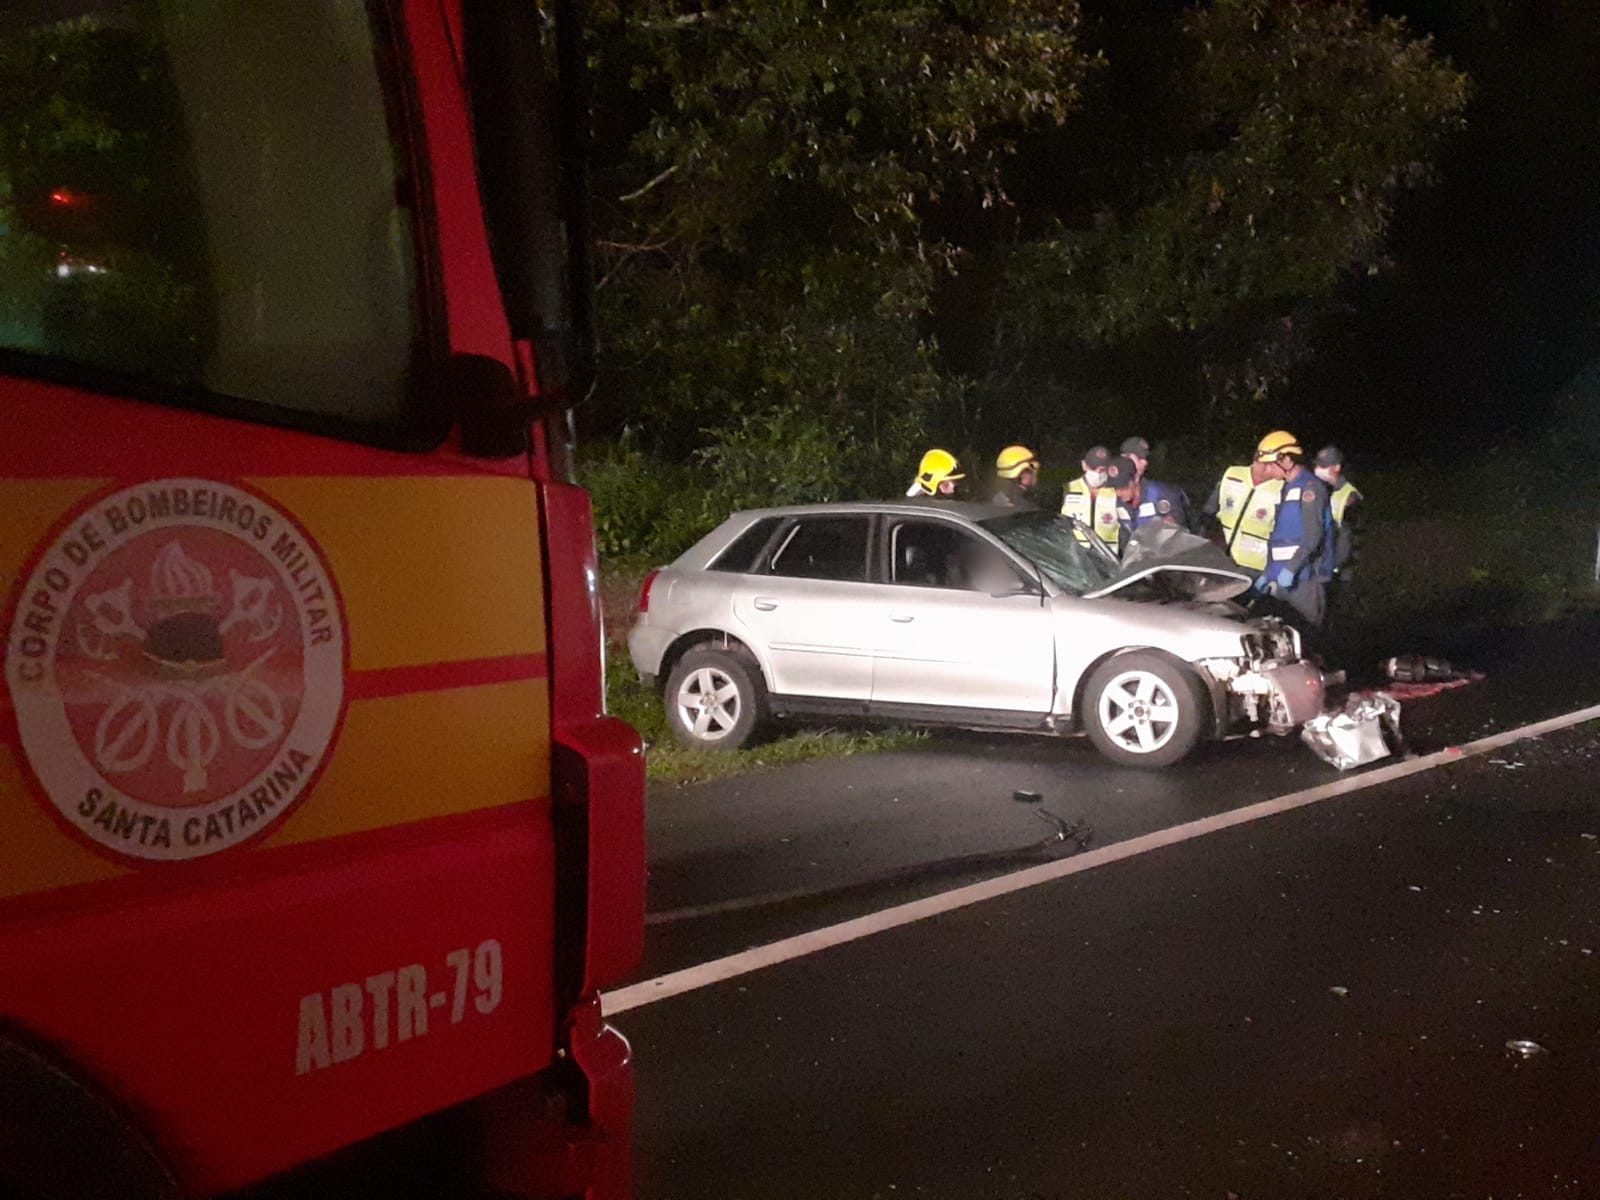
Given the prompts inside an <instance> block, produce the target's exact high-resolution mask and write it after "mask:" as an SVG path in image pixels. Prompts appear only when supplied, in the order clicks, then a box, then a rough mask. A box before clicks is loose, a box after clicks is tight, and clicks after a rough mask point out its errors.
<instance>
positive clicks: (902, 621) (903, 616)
mask: <svg viewBox="0 0 1600 1200" xmlns="http://www.w3.org/2000/svg"><path fill="white" fill-rule="evenodd" d="M889 620H891V621H893V622H894V623H895V624H897V625H909V624H911V622H913V621H915V620H916V617H914V616H912V615H911V614H910V613H895V614H893V615H892V616H891V617H890V618H889Z"/></svg>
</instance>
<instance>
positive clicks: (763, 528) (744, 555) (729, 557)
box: [706, 517, 783, 575]
mask: <svg viewBox="0 0 1600 1200" xmlns="http://www.w3.org/2000/svg"><path fill="white" fill-rule="evenodd" d="M782 520H783V518H782V517H762V518H761V519H760V520H758V521H755V522H752V523H751V525H750V527H749V528H748V529H746V530H745V531H744V532H743V533H741V534H740V535H739V536H738V537H736V538H734V539H733V541H731V542H729V543H728V544H727V545H726V546H724V547H723V548H722V550H721V552H720V553H718V554H717V556H716V557H715V558H713V559H712V560H711V561H710V562H709V563H707V564H706V570H708V571H728V572H731V573H732V574H734V575H748V574H749V573H750V572H751V571H754V570H755V569H756V559H757V558H758V557H759V556H760V554H761V552H762V551H763V550H765V549H766V548H767V543H768V542H769V541H771V540H772V531H773V530H774V529H776V528H777V527H778V525H779V523H780V522H781V521H782Z"/></svg>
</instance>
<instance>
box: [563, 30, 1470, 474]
mask: <svg viewBox="0 0 1600 1200" xmlns="http://www.w3.org/2000/svg"><path fill="white" fill-rule="evenodd" d="M590 33H591V36H592V39H593V41H592V46H593V50H594V61H595V64H596V66H597V68H598V78H599V79H600V81H601V84H600V87H599V89H598V93H597V94H598V108H597V113H596V120H597V126H598V128H599V130H600V131H601V141H602V155H601V162H600V164H599V170H598V171H597V176H596V178H597V183H598V185H599V186H598V189H597V191H598V195H597V217H598V224H599V228H600V230H601V231H602V232H601V243H600V249H601V271H600V279H601V287H600V312H601V319H602V322H603V326H602V327H603V329H604V331H605V336H606V339H607V346H606V358H605V362H606V366H605V368H604V370H603V373H602V387H601V393H600V397H599V402H598V405H597V412H596V414H595V415H594V417H593V419H592V430H593V431H594V432H598V433H600V434H602V435H606V434H610V435H615V434H617V433H618V432H620V431H621V430H622V429H623V428H624V427H627V428H628V429H629V430H630V431H631V434H632V436H633V437H635V438H636V439H637V441H636V443H635V444H637V445H642V446H644V447H646V448H647V450H648V451H649V452H653V453H656V454H658V455H659V456H661V457H662V458H664V459H665V460H667V461H671V462H676V463H679V464H685V463H688V464H695V465H698V467H699V468H701V472H702V474H703V477H704V478H705V479H706V480H708V481H716V482H717V483H718V484H719V485H720V486H719V489H718V490H719V495H718V497H717V502H718V503H738V502H751V501H759V500H764V499H770V498H776V497H778V496H784V497H794V498H808V497H818V498H820V497H824V496H837V495H849V494H853V493H861V492H868V493H875V494H889V493H891V492H892V491H894V490H897V487H898V485H899V484H900V483H901V482H903V480H904V478H908V477H909V474H910V471H911V465H912V463H914V461H915V456H916V453H917V452H918V451H919V450H920V449H921V448H922V446H923V445H925V444H926V442H925V441H923V439H929V440H932V441H936V442H943V443H945V444H948V445H950V446H951V447H952V448H955V449H958V450H959V449H961V448H962V447H964V446H966V445H969V444H971V443H972V442H973V441H976V440H984V441H994V442H996V443H998V442H1001V441H1010V440H1013V439H1014V438H1015V437H1017V436H1026V437H1032V438H1039V437H1041V436H1044V435H1049V436H1053V437H1056V438H1059V439H1061V440H1063V441H1065V440H1066V439H1067V438H1068V437H1071V438H1072V439H1073V442H1072V443H1069V444H1074V445H1076V444H1077V443H1076V439H1077V438H1078V436H1079V431H1078V428H1077V427H1078V426H1079V425H1080V424H1084V425H1086V424H1088V423H1089V422H1090V421H1091V420H1097V419H1098V418H1099V417H1100V416H1101V413H1099V412H1097V411H1095V408H1094V405H1093V403H1086V402H1085V401H1086V398H1090V397H1095V396H1098V397H1100V399H1101V400H1102V401H1103V408H1104V409H1105V410H1106V411H1111V410H1113V409H1114V411H1116V412H1117V413H1119V414H1121V416H1122V419H1124V420H1127V419H1129V418H1128V414H1129V413H1130V411H1133V412H1137V411H1138V409H1137V405H1135V406H1134V407H1133V409H1130V407H1129V403H1128V401H1129V396H1128V392H1129V391H1130V390H1132V389H1133V388H1134V387H1139V386H1144V385H1145V384H1147V383H1149V384H1152V385H1153V386H1152V387H1151V388H1150V390H1149V395H1148V397H1147V399H1149V400H1150V402H1151V403H1150V407H1149V409H1148V412H1149V413H1150V414H1152V415H1153V413H1154V411H1155V407H1156V404H1157V402H1160V403H1162V404H1164V405H1165V406H1166V412H1167V416H1168V420H1169V422H1170V423H1172V424H1176V425H1183V424H1185V423H1187V424H1188V425H1190V426H1191V427H1194V426H1201V425H1205V424H1207V423H1209V424H1211V425H1214V426H1225V425H1227V424H1228V423H1229V422H1230V421H1236V420H1238V419H1240V418H1241V417H1242V416H1243V415H1246V414H1248V413H1250V412H1252V411H1253V408H1254V407H1257V406H1259V405H1260V403H1261V402H1262V400H1263V399H1264V398H1265V397H1267V396H1268V395H1269V394H1270V393H1271V392H1272V390H1273V388H1274V387H1276V386H1278V385H1279V384H1281V383H1282V382H1283V381H1284V380H1285V379H1287V378H1288V377H1289V375H1290V374H1291V373H1292V371H1293V369H1294V367H1295V366H1296V365H1297V364H1298V363H1301V362H1304V361H1305V360H1306V359H1307V358H1308V356H1309V355H1310V354H1311V353H1312V352H1313V351H1314V348H1315V320H1314V318H1315V316H1316V314H1317V312H1318V311H1319V310H1320V309H1321V308H1322V307H1325V306H1327V305H1329V304H1331V303H1335V302H1336V301H1337V297H1338V295H1339V292H1340V290H1341V289H1342V288H1344V287H1346V286H1347V285H1348V281H1351V280H1357V279H1361V278H1364V277H1365V276H1366V275H1367V274H1369V273H1373V272H1378V271H1381V270H1382V269H1383V267H1384V266H1385V265H1386V263H1387V257H1386V244H1385V235H1386V231H1387V229H1388V224H1389V221H1390V218H1391V214H1392V212H1393V209H1394V205H1395V203H1396V202H1397V198H1398V197H1399V195H1400V194H1401V193H1402V192H1403V191H1405V190H1406V189H1407V188H1410V187H1414V186H1417V185H1419V184H1422V183H1425V182H1426V181H1428V179H1429V178H1430V176H1431V172H1432V163H1433V161H1434V159H1435V157H1436V154H1437V152H1438V148H1439V146H1440V144H1441V142H1442V141H1443V139H1445V138H1447V137H1448V136H1449V134H1450V133H1451V132H1452V131H1453V130H1454V129H1455V128H1456V127H1457V126H1458V125H1459V124H1460V114H1461V111H1462V108H1463V106H1464V104H1465V102H1466V97H1467V81H1466V79H1465V77H1464V76H1462V75H1461V74H1459V73H1457V72H1456V71H1454V70H1453V69H1452V68H1451V67H1450V66H1449V65H1448V64H1447V63H1444V62H1442V61H1441V60H1440V59H1439V58H1438V57H1437V56H1436V55H1435V53H1434V51H1433V48H1432V46H1431V44H1430V43H1429V42H1428V41H1427V40H1425V39H1419V38H1416V37H1413V36H1412V35H1411V34H1410V32H1409V31H1408V29H1407V28H1406V26H1405V25H1404V24H1403V23H1402V22H1401V21H1399V20H1397V19H1393V18H1389V17H1374V16H1372V15H1371V14H1370V13H1369V12H1368V10H1367V8H1366V6H1365V4H1364V3H1363V2H1361V0H1211V2H1209V3H1202V4H1199V5H1197V6H1195V7H1192V8H1191V7H1185V6H1183V5H1182V4H1181V3H1179V2H1177V0H1081V4H1080V3H1078V2H1070V3H1062V2H1060V0H841V2H838V3H828V4H818V3H814V2H812V0H727V2H723V3H717V2H714V0H704V2H690V0H643V2H641V3H635V4H629V5H622V4H620V3H613V4H610V5H602V6H599V7H597V8H595V9H594V10H593V16H592V27H591V30H590ZM1130 364H1133V370H1132V371H1131V372H1129V370H1128V368H1129V366H1130ZM1152 365H1153V366H1152ZM1141 369H1142V370H1143V373H1142V374H1141ZM1175 380H1176V381H1177V382H1176V384H1175V385H1174V381H1175ZM1163 387H1165V388H1167V389H1168V390H1167V391H1165V392H1163V391H1162V388H1163ZM1175 394H1176V395H1184V396H1186V397H1187V396H1198V397H1199V398H1200V402H1199V403H1195V404H1191V405H1190V407H1191V408H1192V409H1193V411H1192V412H1191V413H1190V414H1189V415H1188V417H1187V418H1185V417H1184V416H1183V415H1182V414H1178V415H1177V416H1176V417H1175V416H1174V410H1173V407H1172V404H1171V402H1172V398H1173V396H1174V395H1175ZM1136 419H1137V420H1139V421H1140V422H1141V423H1142V421H1143V420H1146V419H1148V416H1139V417H1137V418H1136ZM1178 431H1181V430H1178ZM1114 432H1115V431H1109V432H1107V431H1102V430H1099V429H1097V430H1096V432H1095V437H1096V439H1097V440H1103V439H1105V438H1107V437H1111V436H1113V434H1114ZM1083 436H1088V434H1087V433H1085V434H1084V435H1083ZM797 447H799V448H803V451H796V449H795V448H797Z"/></svg>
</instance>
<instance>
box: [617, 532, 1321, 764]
mask: <svg viewBox="0 0 1600 1200" xmlns="http://www.w3.org/2000/svg"><path fill="white" fill-rule="evenodd" d="M1251 578H1252V577H1251V574H1250V572H1248V571H1246V570H1244V569H1242V568H1240V567H1238V566H1237V565H1236V564H1235V563H1233V562H1232V561H1231V560H1230V559H1229V558H1228V557H1227V556H1226V555H1225V554H1223V553H1222V552H1221V551H1220V550H1218V549H1217V548H1216V547H1214V546H1212V545H1210V544H1209V543H1208V542H1206V541H1204V540H1203V539H1201V538H1197V537H1194V536H1192V535H1190V534H1187V533H1185V532H1182V531H1180V530H1178V529H1176V528H1175V527H1170V526H1149V527H1146V528H1144V529H1141V530H1140V531H1139V532H1138V533H1137V534H1136V535H1135V536H1134V539H1133V541H1132V542H1131V543H1130V545H1129V546H1128V548H1127V550H1126V551H1125V553H1124V556H1123V558H1122V560H1121V561H1120V562H1119V561H1117V560H1116V559H1115V558H1113V557H1111V556H1109V555H1106V554H1103V553H1099V552H1097V551H1095V550H1092V549H1089V548H1087V547H1085V546H1083V545H1081V544H1080V543H1079V542H1078V540H1077V538H1076V537H1075V536H1074V534H1073V528H1072V524H1071V522H1070V521H1069V520H1068V519H1067V518H1063V517H1061V516H1058V515H1056V514H1054V513H1044V512H1023V513H1019V512H1017V511H1016V510H1015V509H1006V508H1000V507H996V506H992V505H985V504H962V503H948V504H938V505H932V504H927V503H917V502H904V501H888V502H883V503H862V504H822V505H809V506H803V507H794V508H773V509H760V510H752V511H749V512H740V513H735V514H734V515H733V516H731V517H729V518H728V519H727V520H726V521H724V522H723V523H722V524H721V525H719V526H718V527H717V528H716V529H715V530H713V531H712V532H711V533H709V534H707V535H706V536H705V537H704V538H702V539H701V540H700V541H699V542H697V543H696V544H695V545H694V546H693V547H692V548H691V549H689V550H688V551H686V552H685V553H684V554H683V555H681V556H680V557H679V558H678V559H677V561H675V562H674V563H673V564H672V565H671V566H669V567H664V568H662V569H660V570H659V571H655V572H652V573H651V575H650V576H649V577H648V578H647V579H646V580H645V583H644V587H643V590H642V593H641V595H640V601H639V616H638V618H637V620H636V621H635V623H634V626H633V629H632V630H631V631H630V633H629V635H628V649H629V653H630V655H631V656H632V659H633V664H634V666H635V668H636V669H637V670H638V672H639V676H640V678H641V679H642V680H643V681H644V682H645V683H646V684H648V685H653V686H657V687H660V688H661V689H662V699H663V703H664V704H665V705H666V709H667V715H668V718H669V722H670V724H671V726H672V729H673V731H674V733H675V734H676V736H677V737H678V739H679V740H680V741H681V742H683V743H684V744H686V745H689V746H696V747H700V748H704V749H730V750H731V749H734V748H737V747H739V746H742V745H744V744H745V743H746V742H748V741H749V739H750V738H751V736H752V735H753V734H754V733H755V732H756V730H757V729H758V728H759V727H760V726H761V725H762V723H763V722H765V721H766V720H767V719H768V718H769V717H860V718H874V719H879V720H890V721H897V722H902V723H907V724H917V725H943V726H954V727H958V728H967V729H1003V730H1013V731H1021V732H1030V733H1073V732H1079V731H1082V732H1087V733H1088V735H1089V737H1090V738H1091V739H1093V741H1094V743H1095V745H1096V746H1097V747H1098V748H1099V750H1100V751H1101V753H1103V754H1104V755H1105V756H1106V757H1107V758H1110V759H1111V760H1113V761H1114V762H1119V763H1125V764H1129V765H1137V766H1166V765H1168V764H1170V763H1175V762H1177V761H1178V760H1179V759H1181V758H1183V757H1184V756H1185V755H1186V754H1188V753H1189V751H1190V750H1192V749H1193V748H1194V746H1195V745H1196V744H1197V743H1198V742H1199V741H1200V740H1201V739H1203V738H1213V739H1215V738H1222V737H1225V736H1227V735H1228V734H1230V733H1235V732H1245V731H1259V730H1264V731H1269V732H1272V733H1290V732H1293V731H1294V730H1295V729H1296V728H1298V727H1299V726H1300V725H1302V724H1303V723H1304V722H1306V721H1307V720H1309V719H1310V718H1312V717H1314V716H1316V715H1317V714H1318V713H1319V712H1320V711H1321V709H1322V692H1323V687H1322V675H1321V672H1320V671H1318V670H1317V669H1316V668H1315V667H1314V666H1312V665H1311V664H1310V663H1308V662H1306V661H1304V660H1303V659H1302V658H1301V654H1300V641H1299V635H1298V634H1297V633H1295V631H1294V630H1293V629H1291V628H1289V627H1288V626H1286V625H1284V624H1282V623H1281V622H1279V621H1276V620H1273V619H1247V618H1246V617H1245V614H1244V611H1243V610H1242V609H1240V608H1239V607H1238V606H1237V605H1234V604H1232V603H1230V602H1229V601H1230V600H1231V599H1232V598H1233V597H1235V596H1238V595H1239V594H1241V593H1242V592H1244V591H1245V590H1246V589H1247V588H1248V587H1249V585H1250V582H1251Z"/></svg>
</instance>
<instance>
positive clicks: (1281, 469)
mask: <svg viewBox="0 0 1600 1200" xmlns="http://www.w3.org/2000/svg"><path fill="white" fill-rule="evenodd" d="M1283 438H1287V439H1288V440H1287V441H1284V440H1283ZM1283 438H1280V439H1278V440H1277V441H1275V442H1274V443H1273V444H1272V446H1271V447H1270V448H1267V449H1265V450H1264V451H1258V452H1257V458H1258V459H1259V458H1260V457H1261V454H1262V453H1263V452H1265V453H1270V454H1272V458H1271V460H1270V462H1271V468H1272V470H1273V471H1274V472H1275V473H1276V474H1277V476H1278V478H1280V479H1281V480H1282V481H1283V488H1282V495H1281V497H1280V499H1279V502H1278V508H1277V513H1276V515H1275V516H1274V518H1273V522H1272V532H1271V533H1270V534H1268V535H1267V566H1266V569H1265V570H1263V571H1262V572H1261V574H1260V575H1259V576H1258V577H1257V579H1256V583H1255V590H1256V591H1257V592H1258V593H1262V594H1265V595H1269V596H1272V597H1274V598H1276V599H1278V600H1281V601H1283V602H1284V603H1286V604H1288V605H1289V606H1290V607H1292V608H1293V609H1294V610H1295V611H1296V612H1297V613H1299V614H1300V616H1301V618H1302V619H1303V620H1304V621H1305V623H1306V624H1307V625H1309V626H1311V627H1312V628H1316V627H1318V626H1320V625H1321V624H1322V618H1323V616H1324V614H1325V612H1326V608H1327V605H1326V601H1327V595H1326V592H1325V591H1324V585H1325V584H1326V582H1327V576H1328V564H1329V562H1330V561H1331V558H1332V554H1333V536H1334V534H1333V511H1332V506H1331V505H1330V504H1329V503H1328V485H1327V484H1325V483H1323V482H1322V480H1320V479H1318V478H1317V477H1316V475H1314V474H1313V473H1312V471H1311V469H1310V468H1309V467H1307V466H1306V465H1305V463H1304V462H1303V461H1302V458H1303V456H1304V454H1305V451H1304V450H1302V449H1301V448H1300V444H1299V442H1297V441H1295V440H1294V438H1293V437H1291V436H1290V435H1288V434H1284V435H1283ZM1263 446H1265V443H1263Z"/></svg>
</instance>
